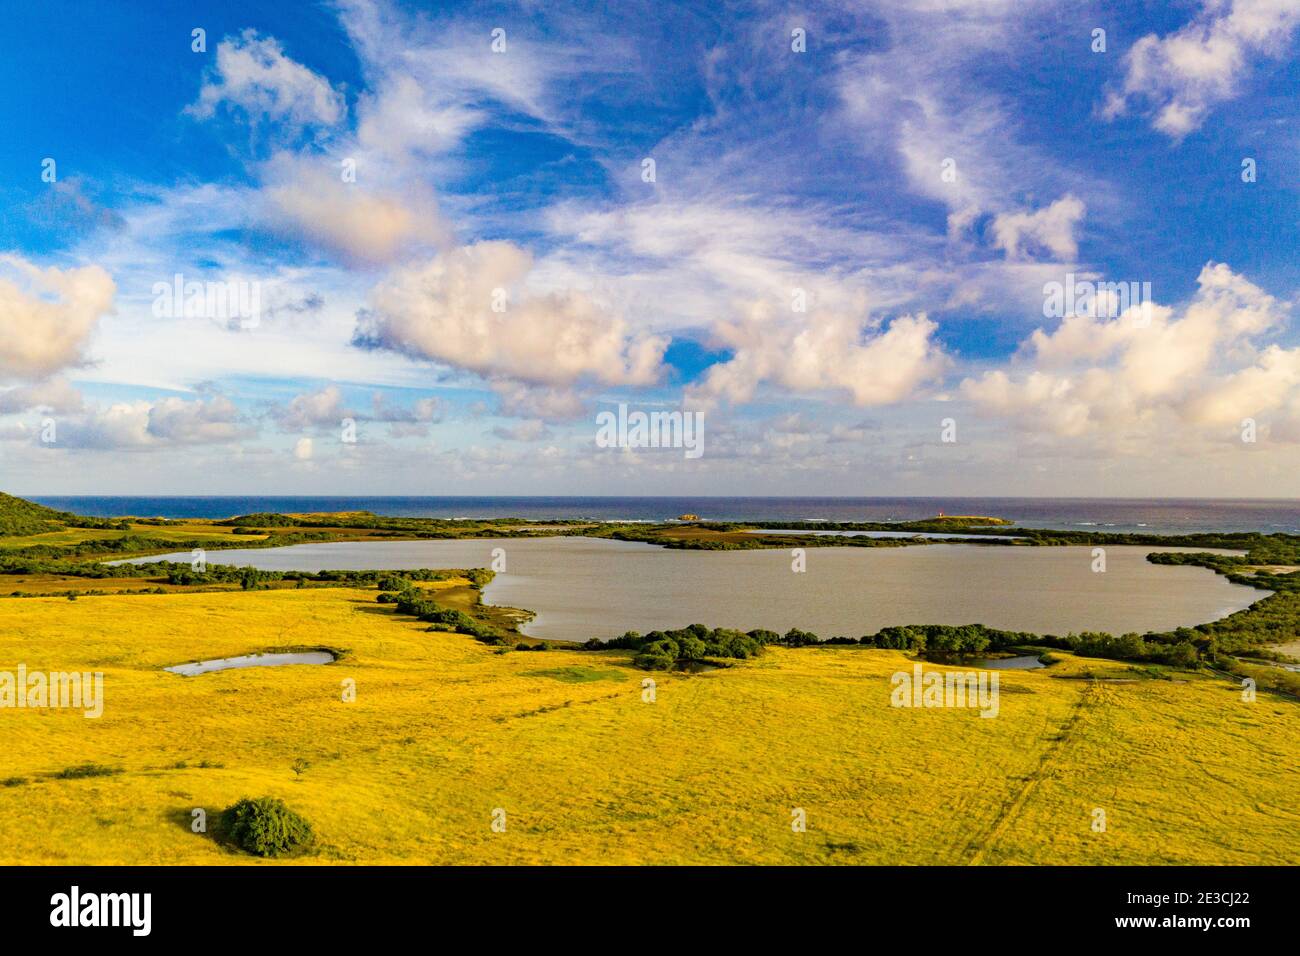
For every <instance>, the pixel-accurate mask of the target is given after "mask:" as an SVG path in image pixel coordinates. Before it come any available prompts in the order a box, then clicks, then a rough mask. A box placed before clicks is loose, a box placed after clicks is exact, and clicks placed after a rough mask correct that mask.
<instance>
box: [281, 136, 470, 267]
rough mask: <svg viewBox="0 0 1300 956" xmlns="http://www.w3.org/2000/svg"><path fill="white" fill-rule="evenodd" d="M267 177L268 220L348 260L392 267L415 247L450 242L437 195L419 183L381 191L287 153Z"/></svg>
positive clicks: (325, 163)
mask: <svg viewBox="0 0 1300 956" xmlns="http://www.w3.org/2000/svg"><path fill="white" fill-rule="evenodd" d="M263 174H264V175H265V176H266V179H267V185H266V187H265V188H264V190H263V197H264V200H265V204H266V210H265V214H266V219H267V221H268V222H269V223H270V224H271V225H272V226H274V227H276V228H278V229H280V230H281V231H284V232H288V233H291V234H293V235H296V236H301V237H302V238H304V239H306V240H308V241H309V242H311V243H312V244H314V245H316V246H319V247H322V248H324V249H326V250H327V251H329V252H332V253H335V254H337V255H340V256H342V257H344V258H345V259H350V260H355V261H359V262H362V263H385V262H391V261H393V260H394V259H396V258H398V257H399V256H400V255H402V254H403V253H405V252H408V251H411V249H412V247H416V248H420V247H427V246H439V245H442V244H445V243H446V242H448V241H449V238H450V230H449V229H448V227H447V225H446V223H445V222H444V221H443V218H442V216H441V215H440V214H439V212H438V207H437V202H436V201H435V200H434V198H433V194H432V193H431V192H430V191H429V190H428V189H427V188H425V187H423V186H421V185H419V184H418V183H413V182H408V183H405V184H404V185H403V184H395V186H396V187H398V188H395V189H394V190H393V191H391V192H385V191H380V190H376V189H372V188H369V187H367V186H363V185H362V184H361V183H360V182H345V181H344V179H343V176H342V168H341V166H339V165H337V164H332V163H330V162H329V161H327V160H324V159H320V158H306V157H301V156H290V155H285V154H282V155H280V156H277V157H276V158H275V159H274V160H272V161H271V162H270V163H268V164H267V166H266V168H265V169H264V170H263Z"/></svg>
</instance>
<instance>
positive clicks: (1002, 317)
mask: <svg viewBox="0 0 1300 956" xmlns="http://www.w3.org/2000/svg"><path fill="white" fill-rule="evenodd" d="M177 6H178V5H172V4H156V5H155V4H149V5H132V4H107V5H102V7H101V6H96V7H94V8H90V7H87V6H86V5H84V4H74V3H57V2H55V3H46V4H42V5H39V7H37V6H35V5H33V6H31V7H30V8H27V9H11V10H6V30H5V31H4V32H3V34H0V64H3V65H2V66H0V79H3V82H0V116H2V117H3V118H4V130H5V135H4V136H0V202H2V203H3V205H4V208H5V210H6V214H5V216H4V217H3V219H0V256H2V257H3V258H0V332H3V333H5V334H4V335H3V336H0V339H3V340H5V341H6V343H7V344H0V473H2V474H3V475H4V480H3V482H0V485H3V487H4V488H6V489H7V490H11V491H15V492H24V493H31V494H36V493H45V494H59V493H66V494H75V493H94V492H103V493H115V494H131V493H137V494H160V493H175V494H185V493H206V494H220V493H268V494H270V493H284V494H288V493H338V494H347V493H372V494H382V493H409V494H421V493H424V494H454V493H516V494H526V493H530V492H533V493H538V494H564V493H572V494H601V493H607V494H638V493H640V494H673V493H682V494H786V493H799V494H816V493H825V494H864V495H871V494H907V493H914V494H962V493H966V494H1008V495H1021V494H1077V495H1141V496H1146V495H1260V496H1297V495H1300V478H1297V475H1300V467H1297V466H1298V465H1300V335H1297V333H1296V326H1295V322H1294V314H1293V313H1294V310H1293V305H1294V302H1295V299H1296V295H1297V290H1300V256H1297V255H1296V249H1297V238H1298V235H1297V233H1298V231H1300V132H1298V130H1300V126H1298V125H1297V123H1296V119H1297V116H1296V113H1297V111H1298V110H1300V106H1297V102H1298V100H1297V97H1296V90H1297V81H1298V80H1300V65H1297V54H1300V10H1297V9H1296V8H1295V4H1294V3H1293V2H1284V0H1196V2H1187V3H1149V4H1148V3H1125V4H1100V3H1098V4H1090V3H1077V2H1051V0H1016V2H1010V0H1007V2H1001V0H987V2H978V3H977V2H974V0H881V2H874V3H873V2H864V3H857V4H847V3H836V4H812V5H801V6H797V7H796V6H786V5H780V4H771V5H769V4H748V5H744V6H743V7H740V6H737V7H735V8H731V9H727V10H726V11H725V12H717V11H704V10H702V9H700V8H699V6H698V5H687V4H682V5H672V4H661V3H655V4H649V3H646V4H635V3H630V4H619V5H618V6H617V10H615V11H614V12H607V13H593V12H592V11H590V10H587V9H585V6H589V5H582V4H572V5H570V4H563V3H560V4H553V3H548V4H545V5H542V4H532V3H525V4H482V3H476V4H437V5H431V4H398V3H389V2H378V0H376V2H371V0H346V2H338V3H320V4H302V5H294V6H293V7H292V8H291V9H290V8H288V7H286V6H285V5H280V4H269V3H267V4H263V3H232V2H223V3H196V4H187V5H185V6H186V9H184V10H180V9H177ZM196 29H201V30H202V31H204V33H203V42H202V43H200V44H197V45H199V46H201V47H202V49H199V50H195V49H192V47H193V46H194V45H196V42H195V40H194V39H193V31H195V30H196ZM1098 30H1101V31H1104V37H1102V35H1101V34H1099V33H1097V32H1096V31H1098ZM494 31H500V32H495V33H494ZM494 37H495V38H496V44H495V45H496V48H495V49H494ZM502 39H503V40H504V43H502V42H501V41H502ZM1103 41H1104V42H1103ZM1103 45H1104V49H1103V48H1102V47H1103ZM47 160H52V161H53V166H52V168H51V166H50V164H49V163H48V162H47ZM650 162H652V163H653V176H650V175H648V174H647V166H648V165H649V163H650ZM1243 163H1245V164H1246V165H1248V166H1250V167H1251V169H1252V170H1253V176H1244V175H1243V168H1244V167H1243ZM1247 180H1249V181H1247ZM178 274H179V275H181V276H182V282H199V283H211V284H216V283H221V284H223V285H225V284H229V285H228V288H229V289H231V290H242V291H243V293H244V294H245V295H246V296H249V295H255V298H256V313H257V314H256V318H255V320H250V317H249V316H247V315H234V314H231V310H230V309H228V308H227V309H223V308H221V307H219V306H218V307H213V306H212V305H211V303H209V304H208V305H206V306H205V307H204V308H203V309H200V310H197V312H191V313H190V314H186V312H185V310H184V308H183V304H182V307H180V308H170V309H169V308H168V307H167V303H165V302H163V303H161V304H160V295H162V294H163V293H162V292H160V290H163V289H168V288H170V286H171V284H172V283H173V280H174V277H175V276H176V275H178ZM1067 277H1074V279H1075V280H1077V281H1103V282H1104V281H1109V282H1125V283H1130V282H1132V283H1138V284H1139V286H1141V284H1142V283H1149V286H1145V287H1144V288H1147V289H1149V290H1150V292H1149V298H1150V305H1148V306H1147V307H1146V308H1144V309H1134V310H1133V311H1132V312H1129V313H1125V312H1123V311H1122V310H1121V309H1120V308H1118V307H1117V308H1113V309H1110V310H1109V311H1107V310H1106V309H1098V308H1096V307H1093V308H1091V309H1088V308H1082V307H1081V308H1079V309H1076V310H1075V312H1073V313H1071V314H1065V315H1060V314H1052V315H1047V314H1045V312H1044V302H1045V298H1046V294H1045V293H1046V288H1045V287H1046V286H1047V285H1048V284H1050V283H1064V282H1066V280H1067ZM498 292H499V293H500V296H499V298H496V299H494V295H495V294H496V293H498ZM494 302H495V304H496V306H498V307H499V309H498V308H494V305H493V303H494ZM796 302H798V303H800V304H799V305H796V304H795V303H796ZM620 402H625V403H630V404H631V405H633V406H638V407H639V406H644V407H646V408H660V409H668V408H672V409H682V410H686V411H693V412H697V413H700V414H703V415H704V417H705V421H706V425H705V453H704V454H703V455H702V456H701V457H700V458H698V459H690V460H688V459H685V457H684V456H683V455H681V454H680V452H675V451H674V450H672V449H606V448H599V447H597V445H596V442H595V437H596V424H595V421H596V415H597V413H598V412H599V411H600V410H601V409H605V408H609V407H612V406H613V405H615V404H617V403H620ZM948 421H951V422H952V423H953V425H954V426H955V427H953V428H948V429H947V430H946V431H945V423H946V422H948ZM348 422H350V423H351V428H350V430H349V428H348V426H347V423H348ZM954 432H955V436H956V440H955V441H945V440H944V437H943V436H944V435H945V434H946V435H947V436H948V437H949V438H951V437H953V434H954ZM354 439H355V440H354Z"/></svg>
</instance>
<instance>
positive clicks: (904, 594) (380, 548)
mask: <svg viewBox="0 0 1300 956" xmlns="http://www.w3.org/2000/svg"><path fill="white" fill-rule="evenodd" d="M494 548H502V549H504V551H505V555H506V573H502V574H498V575H497V576H496V579H495V580H494V581H493V582H492V584H490V585H489V586H488V587H487V588H486V589H485V591H484V600H486V601H487V602H488V603H490V604H504V605H509V606H511V607H521V608H528V609H530V610H533V611H536V612H537V617H536V618H535V619H534V620H533V621H532V622H531V623H530V624H529V625H528V626H527V628H526V630H527V633H528V634H530V635H532V636H534V637H538V638H546V639H550V640H571V641H572V640H577V641H581V640H586V639H587V638H590V637H599V638H602V639H604V638H609V637H613V636H616V635H618V634H621V633H623V632H624V631H627V630H635V631H641V632H642V633H644V632H646V631H651V630H654V629H656V628H672V627H684V626H686V625H688V624H693V623H696V622H698V623H702V624H708V625H709V626H711V627H712V626H722V627H737V628H741V629H744V630H749V629H751V628H756V627H765V628H770V629H771V630H774V631H781V632H784V631H786V630H788V629H789V628H791V627H799V628H802V629H804V630H808V631H812V632H813V633H815V634H817V635H818V636H820V637H823V638H827V637H835V636H848V637H859V636H861V635H863V634H870V633H874V632H875V631H877V630H879V629H880V628H882V627H886V626H889V625H899V624H976V623H978V624H986V625H988V626H990V627H997V628H1003V629H1005V630H1013V631H1032V632H1035V633H1039V634H1065V633H1067V632H1069V631H1082V630H1092V631H1107V632H1110V633H1112V634H1122V633H1125V632H1128V631H1136V632H1139V633H1141V632H1144V631H1152V630H1155V631H1160V630H1169V629H1171V628H1174V627H1180V626H1187V625H1193V624H1199V623H1201V622H1203V621H1210V620H1214V619H1217V618H1220V617H1223V616H1225V615H1227V614H1231V613H1232V612H1234V611H1238V610H1241V609H1242V608H1244V607H1247V606H1249V605H1250V604H1251V603H1252V602H1254V601H1256V600H1258V599H1259V598H1261V597H1263V596H1264V594H1266V593H1267V592H1264V591H1257V590H1254V589H1253V588H1247V587H1244V586H1242V585H1236V584H1232V583H1230V582H1229V581H1227V580H1226V579H1225V578H1224V577H1222V576H1221V575H1217V574H1214V573H1213V572H1211V571H1208V570H1205V569H1204V568H1195V567H1174V566H1162V565H1154V564H1151V563H1149V562H1148V561H1146V560H1145V558H1144V555H1146V554H1147V553H1148V552H1149V551H1152V550H1161V551H1174V550H1180V549H1176V548H1149V547H1108V548H1107V549H1106V561H1107V563H1106V567H1107V570H1106V571H1105V572H1104V573H1094V572H1093V571H1092V560H1093V559H1092V549H1091V548H1089V547H1041V548H1035V547H1007V546H1004V547H982V546H978V545H963V544H929V545H917V546H909V547H902V548H848V547H846V548H835V547H829V548H809V549H807V552H806V555H807V558H806V560H807V570H806V571H805V572H802V573H797V572H794V571H792V570H791V567H792V558H791V553H790V551H789V550H786V549H784V548H774V549H763V550H752V551H683V550H670V549H667V548H660V547H656V546H654V545H648V544H642V543H639V542H632V541H613V540H604V539H598V538H579V537H557V538H520V539H508V538H507V539H502V538H491V539H478V540H459V541H384V542H337V543H330V544H302V545H294V546H291V547H287V548H266V549H260V550H259V549H246V550H237V551H215V552H210V553H209V555H208V560H209V563H219V564H234V565H253V566H254V567H258V568H264V569H269V570H278V571H286V570H304V571H320V570H324V569H327V568H330V569H340V570H341V569H363V568H391V569H401V568H421V567H424V568H472V567H480V568H483V567H489V566H491V564H492V550H493V549H494ZM1181 550H1188V549H1181ZM1201 550H1204V549H1201ZM164 559H165V560H172V561H186V562H188V561H189V552H188V551H187V552H181V553H178V554H174V555H163V556H161V557H160V558H137V559H134V560H135V561H137V562H138V561H147V560H164Z"/></svg>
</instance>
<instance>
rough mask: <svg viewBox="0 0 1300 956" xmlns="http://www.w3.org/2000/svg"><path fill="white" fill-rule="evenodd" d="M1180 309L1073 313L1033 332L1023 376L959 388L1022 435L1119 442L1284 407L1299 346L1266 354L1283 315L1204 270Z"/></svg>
mask: <svg viewBox="0 0 1300 956" xmlns="http://www.w3.org/2000/svg"><path fill="white" fill-rule="evenodd" d="M1198 285H1199V288H1198V291H1197V293H1196V295H1195V296H1194V297H1193V298H1192V300H1191V301H1190V302H1189V303H1188V304H1187V306H1186V307H1185V308H1183V309H1182V310H1181V311H1179V310H1175V309H1173V308H1170V307H1167V306H1154V307H1151V308H1145V309H1144V308H1143V307H1141V306H1132V307H1130V308H1129V309H1128V310H1127V311H1126V312H1124V313H1123V314H1122V315H1120V316H1119V317H1117V318H1094V317H1091V316H1084V315H1072V316H1068V317H1066V318H1065V319H1064V320H1062V322H1061V324H1060V325H1059V326H1058V327H1057V328H1056V329H1055V330H1054V331H1051V332H1047V331H1044V330H1043V329H1039V330H1037V331H1035V332H1034V333H1033V334H1032V335H1031V336H1030V338H1029V339H1028V340H1027V342H1026V343H1025V345H1024V348H1023V350H1022V351H1023V356H1022V361H1023V362H1024V367H1023V368H1022V369H1020V370H1016V369H1013V370H1012V374H1008V372H1007V371H1004V370H1001V369H997V370H993V371H990V372H986V373H985V374H984V375H982V376H980V377H979V378H967V379H966V380H965V381H963V382H962V385H961V393H962V395H963V396H964V397H965V398H967V399H969V400H970V401H971V402H973V403H974V405H975V406H976V407H977V408H978V409H980V410H982V411H984V412H986V413H988V414H991V415H995V416H999V417H1003V418H1007V419H1009V420H1012V421H1014V422H1016V423H1017V424H1018V425H1019V426H1020V427H1021V428H1022V429H1024V430H1025V431H1026V432H1030V433H1033V432H1039V433H1045V434H1050V435H1056V436H1059V437H1068V438H1077V437H1082V436H1085V435H1091V434H1096V433H1101V432H1105V433H1109V434H1110V435H1111V436H1112V437H1115V438H1117V439H1118V438H1120V437H1122V436H1123V435H1125V434H1131V433H1134V432H1141V431H1146V432H1153V431H1154V430H1155V429H1157V428H1160V427H1162V426H1163V425H1166V424H1168V423H1170V422H1177V423H1182V424H1184V425H1188V426H1191V427H1214V426H1225V425H1234V424H1237V423H1240V422H1241V420H1242V419H1243V418H1247V417H1251V416H1254V415H1259V414H1262V413H1265V412H1268V411H1270V410H1273V409H1277V408H1279V407H1281V406H1283V405H1284V404H1285V403H1286V402H1288V401H1289V400H1291V398H1292V397H1293V396H1294V394H1295V392H1296V386H1297V383H1298V382H1300V348H1294V349H1283V348H1281V347H1279V346H1277V345H1264V344H1263V343H1262V342H1260V338H1261V337H1262V336H1264V335H1266V334H1267V333H1270V332H1272V331H1274V330H1276V329H1277V328H1278V327H1279V326H1280V325H1281V324H1282V323H1283V322H1284V320H1285V318H1286V307H1285V306H1284V305H1283V304H1281V303H1279V302H1278V301H1277V300H1276V299H1274V298H1273V297H1272V296H1270V295H1268V294H1267V293H1265V292H1264V291H1263V290H1262V289H1260V288H1259V287H1258V286H1256V285H1254V284H1252V283H1251V282H1249V281H1247V280H1246V279H1245V278H1243V277H1242V276H1240V275H1237V274H1236V273H1234V272H1233V271H1232V270H1231V269H1230V268H1228V266H1226V265H1224V264H1221V263H1220V264H1213V263H1211V264H1207V265H1206V266H1205V268H1204V269H1203V270H1202V271H1201V274H1200V276H1199V277H1198Z"/></svg>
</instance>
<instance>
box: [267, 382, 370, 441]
mask: <svg viewBox="0 0 1300 956" xmlns="http://www.w3.org/2000/svg"><path fill="white" fill-rule="evenodd" d="M272 414H273V416H274V417H275V418H276V419H277V420H278V421H279V423H280V427H281V428H283V429H285V430H286V431H302V430H304V429H307V428H338V427H339V424H340V423H341V422H342V420H343V419H344V418H355V417H356V415H355V414H354V413H352V412H349V411H348V410H347V409H345V408H344V407H343V392H342V390H341V389H340V388H339V387H338V386H337V385H326V386H325V387H324V388H322V389H320V390H319V391H315V392H307V393H305V394H302V395H295V396H294V397H293V399H291V400H290V402H289V404H288V406H287V407H285V408H280V409H275V410H274V411H273V413H272Z"/></svg>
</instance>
